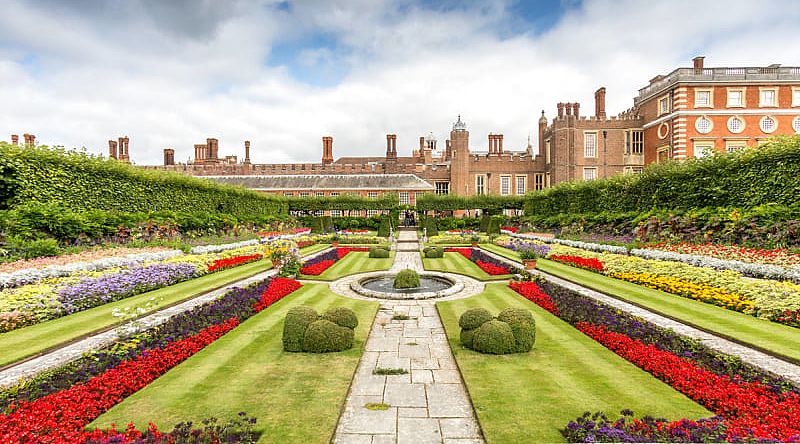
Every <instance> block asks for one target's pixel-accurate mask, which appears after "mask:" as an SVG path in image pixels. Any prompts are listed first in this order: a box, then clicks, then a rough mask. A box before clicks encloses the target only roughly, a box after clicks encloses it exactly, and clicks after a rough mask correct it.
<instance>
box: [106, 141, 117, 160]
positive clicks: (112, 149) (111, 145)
mask: <svg viewBox="0 0 800 444" xmlns="http://www.w3.org/2000/svg"><path fill="white" fill-rule="evenodd" d="M108 158H109V159H118V158H119V157H118V156H117V142H115V141H113V140H109V141H108Z"/></svg>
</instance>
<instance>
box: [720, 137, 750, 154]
mask: <svg viewBox="0 0 800 444" xmlns="http://www.w3.org/2000/svg"><path fill="white" fill-rule="evenodd" d="M746 148H747V139H735V140H726V141H725V152H726V153H732V152H734V151H739V150H743V149H746Z"/></svg>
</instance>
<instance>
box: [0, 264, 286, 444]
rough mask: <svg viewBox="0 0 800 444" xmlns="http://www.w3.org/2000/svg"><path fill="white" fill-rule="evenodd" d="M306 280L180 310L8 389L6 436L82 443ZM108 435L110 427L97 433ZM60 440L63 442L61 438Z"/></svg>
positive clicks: (0, 420)
mask: <svg viewBox="0 0 800 444" xmlns="http://www.w3.org/2000/svg"><path fill="white" fill-rule="evenodd" d="M299 287H300V284H299V282H297V281H294V280H290V279H283V278H276V279H273V280H265V281H261V282H259V283H256V284H254V285H251V286H249V287H247V288H244V289H239V288H237V289H234V290H231V291H229V292H228V293H226V294H225V295H224V296H223V297H222V298H220V299H218V300H216V301H212V302H209V303H207V304H204V305H202V306H200V307H196V308H194V309H193V310H191V311H189V312H185V313H182V314H179V315H176V316H174V317H173V318H171V319H170V320H168V321H167V322H165V323H164V324H162V325H160V326H158V327H156V328H155V329H153V330H151V331H147V332H145V333H143V334H142V335H140V336H138V337H136V338H134V339H132V340H130V341H129V343H128V345H122V346H114V347H110V348H108V349H106V350H103V351H101V352H98V353H97V354H96V355H95V356H87V357H84V358H81V360H79V362H76V363H70V364H67V365H66V366H64V367H63V368H61V369H59V370H56V371H51V372H47V373H46V374H44V375H41V376H38V377H36V378H34V380H33V381H25V382H23V383H21V385H20V386H17V387H12V388H9V389H7V390H3V391H2V392H1V393H2V396H1V397H0V399H2V404H3V405H4V406H5V409H4V410H5V411H6V414H4V415H0V442H4V443H5V442H8V443H17V442H20V443H22V442H83V441H84V440H85V439H87V438H88V437H90V436H95V437H96V436H98V432H85V431H84V430H83V428H84V427H85V426H86V425H87V424H89V423H90V422H91V421H93V420H94V419H95V418H97V417H98V416H99V415H100V414H102V413H103V412H105V411H107V410H108V409H109V408H111V407H112V406H113V405H115V404H117V403H118V402H120V401H122V400H123V399H124V398H125V397H127V396H130V395H131V394H132V393H134V392H136V391H137V390H139V389H141V388H142V387H144V386H145V385H147V384H149V383H150V382H152V381H153V380H155V379H156V378H158V376H160V375H162V374H163V373H164V372H166V371H167V370H169V369H170V368H172V367H174V366H175V365H177V364H179V363H180V362H182V361H184V360H185V359H187V358H188V357H189V356H191V355H193V354H194V353H196V352H197V351H199V350H201V349H202V348H204V347H205V346H207V345H208V344H210V343H211V342H213V341H214V340H216V339H218V338H219V337H221V336H222V335H223V334H225V333H226V332H228V331H230V330H231V329H233V328H235V327H236V326H237V325H238V324H239V322H240V321H243V320H245V319H247V318H249V317H250V316H252V315H254V314H255V313H257V312H259V311H261V310H263V309H265V308H267V307H268V306H270V305H271V304H273V303H274V302H276V301H278V300H280V299H281V298H283V297H285V296H286V295H288V294H290V293H291V292H293V291H294V290H296V289H297V288H299ZM99 434H100V435H103V434H104V433H99ZM59 440H60V441H59Z"/></svg>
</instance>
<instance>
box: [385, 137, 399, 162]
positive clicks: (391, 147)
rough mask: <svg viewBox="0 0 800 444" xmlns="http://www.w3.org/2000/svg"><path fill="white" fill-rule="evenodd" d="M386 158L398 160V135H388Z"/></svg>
mask: <svg viewBox="0 0 800 444" xmlns="http://www.w3.org/2000/svg"><path fill="white" fill-rule="evenodd" d="M386 158H387V159H391V160H396V159H397V134H387V135H386Z"/></svg>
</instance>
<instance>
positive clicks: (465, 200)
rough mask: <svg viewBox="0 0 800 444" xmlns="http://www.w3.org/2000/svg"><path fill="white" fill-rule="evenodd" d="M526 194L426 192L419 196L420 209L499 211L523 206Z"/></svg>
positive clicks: (418, 207) (418, 208) (418, 204)
mask: <svg viewBox="0 0 800 444" xmlns="http://www.w3.org/2000/svg"><path fill="white" fill-rule="evenodd" d="M523 203H524V196H498V195H494V194H484V195H480V196H458V195H455V194H442V195H436V194H433V193H425V194H423V195H422V196H420V197H419V198H417V207H416V208H417V210H418V211H429V210H436V211H454V210H484V211H486V212H489V213H499V212H500V211H502V210H511V209H520V208H522V207H523Z"/></svg>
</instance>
